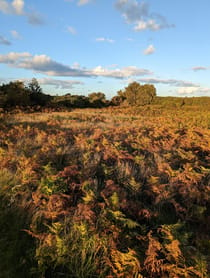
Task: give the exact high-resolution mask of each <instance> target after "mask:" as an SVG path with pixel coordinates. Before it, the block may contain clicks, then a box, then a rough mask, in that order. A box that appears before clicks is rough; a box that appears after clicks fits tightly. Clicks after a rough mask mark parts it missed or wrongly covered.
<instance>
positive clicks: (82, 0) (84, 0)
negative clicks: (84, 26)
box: [78, 0, 92, 6]
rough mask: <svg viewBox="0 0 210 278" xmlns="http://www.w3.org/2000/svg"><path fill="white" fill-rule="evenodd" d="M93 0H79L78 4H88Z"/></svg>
mask: <svg viewBox="0 0 210 278" xmlns="http://www.w3.org/2000/svg"><path fill="white" fill-rule="evenodd" d="M91 1H92V0H79V1H78V5H79V6H82V5H86V4H88V3H90V2H91Z"/></svg>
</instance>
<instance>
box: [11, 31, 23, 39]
mask: <svg viewBox="0 0 210 278" xmlns="http://www.w3.org/2000/svg"><path fill="white" fill-rule="evenodd" d="M10 33H11V35H12V36H13V38H14V39H17V40H19V39H21V38H22V37H21V35H20V34H19V33H18V32H17V31H16V30H11V31H10Z"/></svg>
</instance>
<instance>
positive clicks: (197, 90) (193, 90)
mask: <svg viewBox="0 0 210 278" xmlns="http://www.w3.org/2000/svg"><path fill="white" fill-rule="evenodd" d="M177 93H178V94H180V95H191V94H194V95H195V94H197V95H207V96H210V88H205V87H183V88H179V89H178V90H177Z"/></svg>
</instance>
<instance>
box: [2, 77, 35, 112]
mask: <svg viewBox="0 0 210 278" xmlns="http://www.w3.org/2000/svg"><path fill="white" fill-rule="evenodd" d="M0 91H1V96H2V98H1V105H2V107H14V106H27V105H30V98H29V94H28V91H27V89H26V88H25V85H24V83H23V82H22V81H13V82H10V83H8V84H3V85H2V86H0Z"/></svg>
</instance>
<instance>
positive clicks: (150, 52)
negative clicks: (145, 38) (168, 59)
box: [144, 44, 155, 55]
mask: <svg viewBox="0 0 210 278" xmlns="http://www.w3.org/2000/svg"><path fill="white" fill-rule="evenodd" d="M154 52H155V48H154V46H153V45H152V44H150V45H149V46H148V47H147V48H146V49H145V50H144V55H150V54H153V53H154Z"/></svg>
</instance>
